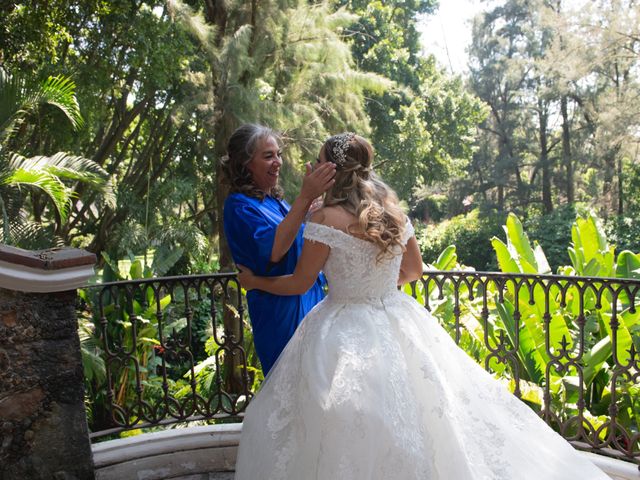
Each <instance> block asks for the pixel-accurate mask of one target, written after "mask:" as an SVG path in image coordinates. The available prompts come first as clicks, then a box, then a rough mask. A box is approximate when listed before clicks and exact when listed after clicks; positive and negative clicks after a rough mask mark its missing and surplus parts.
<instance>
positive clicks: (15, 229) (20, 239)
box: [0, 218, 63, 250]
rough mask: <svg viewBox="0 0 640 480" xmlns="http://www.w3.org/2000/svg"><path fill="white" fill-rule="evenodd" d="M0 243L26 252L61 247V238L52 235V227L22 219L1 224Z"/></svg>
mask: <svg viewBox="0 0 640 480" xmlns="http://www.w3.org/2000/svg"><path fill="white" fill-rule="evenodd" d="M3 223H4V222H3ZM0 241H1V243H4V244H7V245H14V246H16V247H20V248H24V249H26V250H43V249H45V248H53V247H62V246H63V240H62V238H60V237H58V236H56V235H55V234H54V233H53V225H48V226H46V225H42V224H40V223H36V222H31V221H28V220H26V219H23V218H21V219H16V220H13V221H10V222H6V223H4V224H3V228H2V230H1V232H0Z"/></svg>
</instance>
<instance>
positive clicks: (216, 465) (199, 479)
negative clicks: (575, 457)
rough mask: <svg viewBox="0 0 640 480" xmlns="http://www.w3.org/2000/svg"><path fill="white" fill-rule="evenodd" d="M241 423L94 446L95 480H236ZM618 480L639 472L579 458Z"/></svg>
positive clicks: (634, 478) (638, 479)
mask: <svg viewBox="0 0 640 480" xmlns="http://www.w3.org/2000/svg"><path fill="white" fill-rule="evenodd" d="M241 430H242V424H241V423H231V424H223V425H211V426H207V427H190V428H177V429H173V430H166V431H163V432H157V433H147V434H143V435H138V436H135V437H129V438H124V439H119V440H110V441H107V442H103V443H98V444H95V445H94V446H93V461H94V464H95V467H96V480H123V479H127V480H129V479H132V480H133V479H135V480H167V479H174V480H205V479H207V480H212V479H220V480H222V479H227V478H231V476H230V475H231V474H230V473H229V472H233V470H234V468H235V462H236V455H237V450H238V444H239V442H240V432H241ZM579 454H580V455H582V456H584V457H585V458H588V459H589V460H590V461H591V462H593V463H594V464H595V465H596V466H598V467H599V468H600V469H601V470H602V471H603V472H605V473H606V474H607V475H609V476H610V477H611V478H612V479H613V480H640V473H639V472H638V466H637V465H635V464H632V463H628V462H625V461H622V460H616V459H614V458H609V457H605V456H603V455H597V454H594V453H589V452H579Z"/></svg>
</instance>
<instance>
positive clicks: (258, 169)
mask: <svg viewBox="0 0 640 480" xmlns="http://www.w3.org/2000/svg"><path fill="white" fill-rule="evenodd" d="M281 155H282V150H281V149H280V146H279V145H278V142H277V141H276V139H275V138H273V137H268V138H265V139H263V140H261V141H259V142H258V147H257V148H256V152H255V153H254V154H253V157H252V158H251V161H250V162H249V164H248V165H247V169H248V170H249V171H250V172H251V178H252V180H253V183H254V184H255V186H256V187H258V188H259V189H260V190H262V191H263V192H265V193H268V192H270V191H271V189H272V188H273V187H275V186H276V185H277V183H278V176H279V175H280V167H282V156H281Z"/></svg>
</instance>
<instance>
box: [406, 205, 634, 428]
mask: <svg viewBox="0 0 640 480" xmlns="http://www.w3.org/2000/svg"><path fill="white" fill-rule="evenodd" d="M504 233H505V237H506V238H505V241H503V240H501V239H499V238H497V237H494V238H493V239H492V245H493V249H494V251H495V253H496V255H497V259H498V264H499V266H500V270H501V271H502V272H504V273H516V274H534V275H537V274H547V273H550V268H549V264H548V262H547V258H546V255H545V253H544V251H543V249H542V248H541V246H540V245H538V244H537V242H534V243H533V244H532V243H531V242H530V240H529V237H528V236H527V234H526V233H525V230H524V228H523V226H522V224H521V222H520V221H519V219H518V218H517V217H516V216H515V215H513V214H510V215H509V216H508V217H507V219H506V222H505V225H504ZM571 235H572V241H571V244H570V247H569V257H570V259H571V265H565V266H561V267H560V268H559V272H558V273H559V274H561V275H566V276H574V275H584V276H589V277H598V276H601V277H617V278H640V255H638V254H634V253H632V252H630V251H622V252H620V253H619V254H618V255H617V256H616V254H615V250H614V248H613V247H612V246H610V245H609V243H608V241H607V239H606V236H605V234H604V230H603V227H602V225H601V223H600V222H599V221H598V220H597V219H596V218H595V217H594V216H592V215H585V216H578V218H576V219H575V221H574V222H573V225H572V228H571ZM433 268H434V269H436V270H461V269H463V268H464V267H462V266H461V265H459V264H458V263H457V256H456V249H455V247H453V246H450V247H448V248H447V249H445V251H444V252H443V253H442V255H441V256H440V258H439V259H438V261H437V262H435V264H434V265H433ZM413 288H414V289H416V293H417V298H418V300H419V301H424V300H425V299H428V303H429V305H430V306H431V308H432V312H433V313H434V314H435V315H436V316H437V317H438V318H439V319H440V320H441V321H442V323H443V324H444V326H445V328H447V329H448V330H449V331H450V333H451V334H452V336H454V337H456V338H460V346H461V347H462V348H463V349H465V350H466V351H467V352H468V353H469V354H470V355H471V356H472V357H474V358H476V359H477V360H479V361H480V360H481V359H483V358H488V357H487V355H488V353H489V352H488V350H487V346H490V347H491V349H493V350H495V349H503V350H506V351H509V350H512V349H515V353H516V358H517V364H514V363H512V362H511V361H509V362H507V364H503V363H498V362H496V361H495V360H496V359H495V356H493V358H492V360H490V361H489V364H488V366H489V368H490V369H491V370H492V371H493V372H494V373H495V375H497V376H498V377H501V378H505V379H506V380H508V381H510V383H511V388H512V389H515V388H516V385H515V384H514V383H513V372H514V371H515V370H516V369H517V371H518V372H519V377H520V379H521V381H520V384H519V385H518V386H517V388H518V390H519V392H520V393H521V395H522V397H523V399H525V400H526V401H527V402H529V403H530V404H531V405H532V406H534V407H535V408H541V406H542V401H543V389H545V388H546V389H548V390H549V393H550V395H551V408H552V410H553V412H554V413H555V414H556V415H558V417H559V418H560V419H561V420H563V421H564V420H566V419H568V418H572V417H574V416H575V415H577V414H578V407H577V405H576V403H577V401H578V394H579V389H581V388H582V389H583V391H584V392H586V395H585V400H586V402H587V405H586V407H587V410H585V411H584V412H583V414H584V416H585V418H587V420H588V421H589V422H591V424H592V425H593V426H595V428H598V427H599V426H602V425H605V424H606V423H607V422H609V421H610V417H609V416H608V415H609V411H608V406H609V402H610V400H611V396H610V395H611V394H610V388H611V382H612V379H613V378H614V374H615V369H616V362H617V364H619V365H626V364H627V363H628V362H629V359H630V352H631V348H632V345H634V348H635V349H636V351H637V349H638V346H639V344H640V314H639V313H638V311H637V310H636V309H635V308H634V306H633V303H632V302H631V300H630V298H629V295H628V292H621V293H620V295H619V296H618V299H617V304H614V297H613V293H612V291H610V290H608V289H604V290H603V291H602V292H601V294H599V295H598V296H597V297H596V292H595V291H594V290H591V289H586V290H585V289H584V287H583V286H582V285H581V284H580V283H572V284H569V283H568V282H566V281H559V282H553V283H551V284H549V287H548V288H549V294H548V295H547V294H545V291H544V287H543V284H542V283H541V282H538V281H534V282H525V281H520V280H507V281H505V282H504V283H500V284H499V283H497V282H493V281H489V282H487V287H486V288H487V290H486V299H487V304H486V307H487V315H486V317H485V316H483V315H482V314H481V311H482V309H483V308H484V306H483V303H482V302H483V300H482V299H483V293H485V292H483V290H482V289H481V288H480V286H479V285H478V284H476V285H470V284H465V283H463V284H461V286H460V290H459V292H458V298H459V299H460V303H459V313H458V315H457V316H456V314H455V309H454V308H453V307H454V304H453V302H454V298H455V296H454V290H453V285H452V284H451V283H450V282H446V281H445V282H443V283H442V285H436V284H434V283H428V284H427V285H426V289H425V288H424V286H422V285H420V284H418V285H417V286H414V287H413ZM472 288H473V290H470V289H472ZM406 291H407V293H410V290H406ZM471 293H473V297H471V295H470V294H471ZM613 309H615V310H616V312H617V319H618V323H619V325H618V328H617V330H616V333H615V339H616V341H615V345H616V348H615V351H614V347H613V345H614V343H613V338H614V333H613V331H612V326H611V319H612V311H613ZM543 319H548V321H543ZM581 319H582V321H583V322H584V327H583V329H581V326H580V322H581ZM583 332H584V333H583ZM563 352H564V353H563ZM558 354H562V355H571V356H572V357H573V358H578V359H579V364H580V365H581V367H582V369H581V370H582V373H581V374H580V373H579V372H578V371H577V369H576V368H575V367H574V366H571V365H569V366H568V367H567V368H558V366H557V364H556V363H554V362H555V361H554V360H553V358H552V355H558ZM580 355H581V357H580ZM615 375H618V374H615ZM615 388H616V390H617V392H618V398H619V399H620V400H619V402H620V404H619V405H620V406H621V410H620V415H619V416H618V417H617V421H618V422H620V423H621V424H622V425H623V426H624V427H625V428H627V429H628V430H629V431H631V432H635V431H637V430H638V426H639V423H638V420H640V417H639V416H638V415H637V412H636V410H637V409H636V400H635V399H634V392H637V390H638V384H637V382H636V381H635V380H633V379H631V378H624V379H622V377H619V380H618V381H617V383H616V385H615ZM572 428H573V427H572ZM606 432H607V430H606V428H603V430H602V431H601V432H600V433H599V435H600V437H601V438H604V436H605V435H606Z"/></svg>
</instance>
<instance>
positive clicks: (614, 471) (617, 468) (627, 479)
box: [580, 452, 640, 480]
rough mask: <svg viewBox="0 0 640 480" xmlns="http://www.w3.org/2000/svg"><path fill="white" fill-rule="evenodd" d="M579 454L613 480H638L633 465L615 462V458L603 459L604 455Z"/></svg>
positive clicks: (639, 474) (638, 475) (638, 477)
mask: <svg viewBox="0 0 640 480" xmlns="http://www.w3.org/2000/svg"><path fill="white" fill-rule="evenodd" d="M580 454H581V455H583V456H585V457H587V458H588V459H589V460H591V461H592V462H593V463H594V464H595V465H596V466H597V467H598V468H599V469H600V470H602V471H603V472H604V473H606V474H607V475H609V476H610V477H611V478H612V479H614V480H638V479H640V472H639V471H638V466H637V465H635V464H633V463H629V462H625V461H623V460H616V459H615V458H610V457H605V456H604V455H597V454H595V453H590V452H580Z"/></svg>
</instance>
